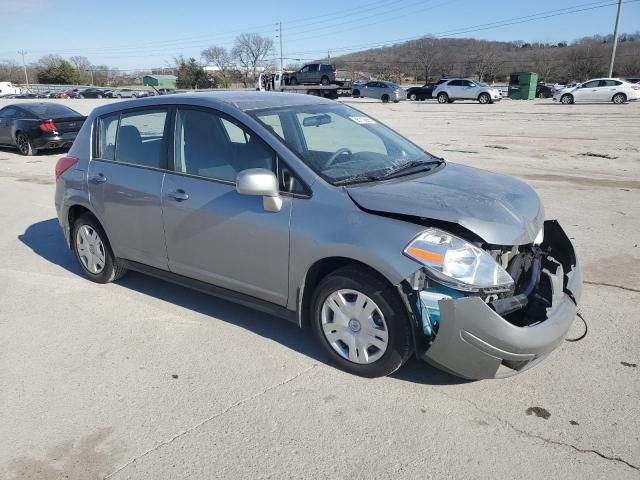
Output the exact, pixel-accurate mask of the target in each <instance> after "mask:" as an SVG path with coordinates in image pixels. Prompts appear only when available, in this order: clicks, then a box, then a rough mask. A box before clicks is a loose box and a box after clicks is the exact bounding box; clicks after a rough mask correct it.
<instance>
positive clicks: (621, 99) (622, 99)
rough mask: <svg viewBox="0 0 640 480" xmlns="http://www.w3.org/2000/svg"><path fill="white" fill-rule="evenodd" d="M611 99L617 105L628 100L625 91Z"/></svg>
mask: <svg viewBox="0 0 640 480" xmlns="http://www.w3.org/2000/svg"><path fill="white" fill-rule="evenodd" d="M611 101H612V102H613V103H615V104H616V105H622V104H623V103H625V102H626V101H627V96H626V95H625V94H624V93H616V94H615V95H614V96H613V98H612V99H611Z"/></svg>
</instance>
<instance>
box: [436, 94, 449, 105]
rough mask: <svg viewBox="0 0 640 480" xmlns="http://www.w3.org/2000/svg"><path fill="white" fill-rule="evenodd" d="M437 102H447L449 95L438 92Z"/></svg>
mask: <svg viewBox="0 0 640 480" xmlns="http://www.w3.org/2000/svg"><path fill="white" fill-rule="evenodd" d="M437 98H438V103H449V95H447V94H446V93H444V92H442V93H439V94H438V97H437Z"/></svg>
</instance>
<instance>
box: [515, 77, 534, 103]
mask: <svg viewBox="0 0 640 480" xmlns="http://www.w3.org/2000/svg"><path fill="white" fill-rule="evenodd" d="M537 84H538V74H537V73H535V72H515V73H512V74H511V77H510V78H509V98H512V99H513V100H533V99H534V98H535V96H536V85H537Z"/></svg>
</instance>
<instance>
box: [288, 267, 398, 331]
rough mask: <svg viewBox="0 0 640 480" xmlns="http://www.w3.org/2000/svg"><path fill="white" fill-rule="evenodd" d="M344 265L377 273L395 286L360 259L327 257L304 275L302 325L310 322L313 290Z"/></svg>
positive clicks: (300, 298) (300, 315)
mask: <svg viewBox="0 0 640 480" xmlns="http://www.w3.org/2000/svg"><path fill="white" fill-rule="evenodd" d="M344 267H356V268H361V269H363V270H365V271H368V272H370V273H371V274H373V275H376V276H377V277H379V278H380V279H382V280H383V281H384V282H386V283H387V284H388V285H390V286H393V284H392V283H391V282H390V281H389V279H388V278H387V277H386V276H385V275H384V274H383V273H382V272H380V271H379V270H376V269H375V268H373V267H371V266H369V265H367V264H366V263H364V262H361V261H359V260H356V259H353V258H349V257H340V256H334V257H325V258H321V259H319V260H317V261H316V262H315V263H313V264H312V265H311V266H310V267H309V269H308V270H307V273H306V274H305V275H304V277H303V282H302V285H301V286H300V290H299V292H298V295H299V298H298V323H299V326H300V327H304V326H307V325H308V324H309V310H310V308H311V299H312V297H313V292H314V290H315V288H316V286H317V285H318V283H320V281H321V280H322V279H323V278H325V277H326V276H327V275H329V274H330V273H332V272H335V271H336V270H338V269H341V268H344Z"/></svg>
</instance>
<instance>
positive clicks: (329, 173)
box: [248, 103, 435, 183]
mask: <svg viewBox="0 0 640 480" xmlns="http://www.w3.org/2000/svg"><path fill="white" fill-rule="evenodd" d="M248 113H249V114H251V115H252V116H253V117H254V118H256V119H257V120H258V121H259V122H261V123H262V124H263V125H265V126H266V127H267V129H269V130H271V132H273V133H274V134H275V135H277V136H278V137H280V138H281V139H282V140H283V141H284V143H285V144H286V145H287V146H288V147H289V148H291V149H292V150H293V151H294V152H296V153H297V154H298V155H299V156H300V158H301V159H302V160H303V161H304V162H305V163H306V164H307V165H309V166H310V167H311V168H312V169H313V170H315V171H316V172H317V173H318V174H319V175H321V176H322V177H324V178H325V179H326V180H327V181H329V182H331V183H335V182H341V183H345V181H349V180H350V179H354V181H358V180H362V179H363V178H366V177H372V178H371V179H374V178H373V177H382V176H385V174H388V173H389V172H392V171H394V170H396V169H398V168H399V167H402V166H403V165H408V164H409V162H416V163H418V162H423V161H424V162H428V161H432V160H434V159H435V157H432V156H431V155H429V154H428V153H426V152H425V151H424V150H422V149H420V148H419V147H417V146H416V145H414V144H412V143H411V142H409V141H408V140H406V139H405V138H403V137H402V136H400V135H398V134H397V133H395V132H394V131H393V130H391V129H389V128H387V127H385V126H384V125H381V124H380V123H378V122H377V121H376V120H374V119H372V118H370V117H368V116H367V115H365V114H364V113H361V112H359V111H357V110H354V109H353V108H350V107H348V106H346V105H342V104H339V103H336V104H322V105H306V106H305V105H303V106H294V107H285V108H273V109H264V110H256V111H253V112H248Z"/></svg>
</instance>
